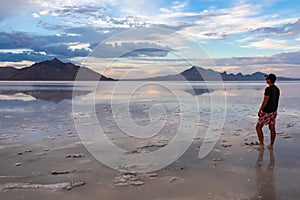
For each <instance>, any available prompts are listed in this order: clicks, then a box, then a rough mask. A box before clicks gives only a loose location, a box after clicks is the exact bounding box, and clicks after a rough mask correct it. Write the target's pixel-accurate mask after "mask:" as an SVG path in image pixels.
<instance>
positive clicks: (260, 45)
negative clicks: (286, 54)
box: [242, 39, 300, 50]
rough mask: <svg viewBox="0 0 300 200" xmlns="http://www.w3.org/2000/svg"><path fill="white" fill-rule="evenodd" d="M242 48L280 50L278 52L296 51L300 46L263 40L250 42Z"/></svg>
mask: <svg viewBox="0 0 300 200" xmlns="http://www.w3.org/2000/svg"><path fill="white" fill-rule="evenodd" d="M242 47H250V48H253V47H254V48H257V49H280V50H298V49H300V45H298V44H292V45H291V44H288V43H287V42H286V41H284V40H274V39H264V40H261V41H258V42H252V43H250V44H248V45H245V46H242Z"/></svg>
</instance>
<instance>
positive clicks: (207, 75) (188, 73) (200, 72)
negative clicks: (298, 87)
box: [143, 66, 300, 81]
mask: <svg viewBox="0 0 300 200" xmlns="http://www.w3.org/2000/svg"><path fill="white" fill-rule="evenodd" d="M220 78H222V80H223V81H262V80H265V73H262V72H255V73H253V74H247V75H243V74H242V73H238V74H228V73H227V72H226V71H224V72H223V73H220V72H217V71H214V70H212V69H204V68H202V67H197V66H193V67H191V68H189V69H187V70H184V71H183V72H181V73H179V74H175V75H167V76H156V77H151V78H146V79H143V80H148V81H219V80H220ZM277 80H281V81H294V80H300V79H297V78H287V77H277Z"/></svg>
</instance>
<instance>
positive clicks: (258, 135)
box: [255, 124, 264, 151]
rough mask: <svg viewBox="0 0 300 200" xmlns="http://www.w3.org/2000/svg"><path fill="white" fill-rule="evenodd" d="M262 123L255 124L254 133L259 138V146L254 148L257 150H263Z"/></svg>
mask: <svg viewBox="0 0 300 200" xmlns="http://www.w3.org/2000/svg"><path fill="white" fill-rule="evenodd" d="M262 128H263V124H256V133H257V137H258V139H259V147H257V148H255V149H256V150H258V151H262V150H264V134H263V131H262Z"/></svg>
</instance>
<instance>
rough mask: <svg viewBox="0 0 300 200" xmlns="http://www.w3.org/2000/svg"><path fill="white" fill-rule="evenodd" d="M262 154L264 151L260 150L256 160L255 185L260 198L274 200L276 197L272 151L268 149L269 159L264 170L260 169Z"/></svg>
mask: <svg viewBox="0 0 300 200" xmlns="http://www.w3.org/2000/svg"><path fill="white" fill-rule="evenodd" d="M263 156H264V151H260V152H259V156H258V158H257V161H256V186H257V190H258V194H259V198H260V199H267V200H274V199H276V193H275V182H274V181H275V180H274V166H275V159H274V154H273V151H270V160H269V165H268V168H267V169H266V171H263V170H262V163H263Z"/></svg>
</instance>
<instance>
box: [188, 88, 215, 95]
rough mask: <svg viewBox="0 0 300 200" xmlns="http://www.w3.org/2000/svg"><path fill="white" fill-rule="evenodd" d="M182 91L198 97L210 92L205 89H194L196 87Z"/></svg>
mask: <svg viewBox="0 0 300 200" xmlns="http://www.w3.org/2000/svg"><path fill="white" fill-rule="evenodd" d="M184 91H185V92H187V93H190V94H191V95H193V96H200V95H202V94H205V93H210V92H212V91H209V89H207V88H196V87H193V89H186V90H184Z"/></svg>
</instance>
